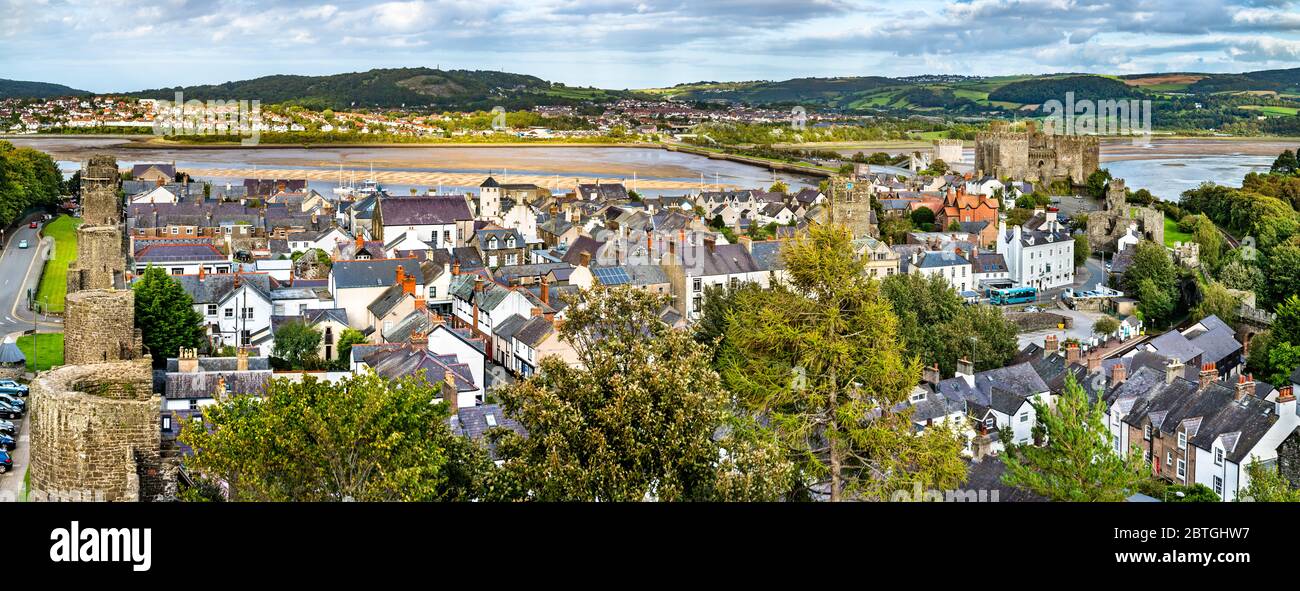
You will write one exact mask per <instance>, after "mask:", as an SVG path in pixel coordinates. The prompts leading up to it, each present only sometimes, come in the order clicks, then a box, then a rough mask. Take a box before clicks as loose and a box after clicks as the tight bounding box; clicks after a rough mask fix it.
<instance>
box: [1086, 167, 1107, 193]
mask: <svg viewBox="0 0 1300 591" xmlns="http://www.w3.org/2000/svg"><path fill="white" fill-rule="evenodd" d="M1110 178H1111V177H1110V171H1109V170H1106V169H1105V168H1099V169H1097V170H1096V171H1094V172H1093V173H1092V174H1090V175H1088V180H1087V182H1086V183H1085V185H1084V187H1085V190H1086V192H1087V195H1088V196H1089V197H1092V198H1093V199H1101V198H1102V197H1105V196H1106V185H1107V184H1108V183H1110Z"/></svg>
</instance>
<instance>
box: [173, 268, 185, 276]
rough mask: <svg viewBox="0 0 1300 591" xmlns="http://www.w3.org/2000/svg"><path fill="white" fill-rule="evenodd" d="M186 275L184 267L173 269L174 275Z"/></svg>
mask: <svg viewBox="0 0 1300 591" xmlns="http://www.w3.org/2000/svg"><path fill="white" fill-rule="evenodd" d="M184 274H185V268H184V267H172V275H184Z"/></svg>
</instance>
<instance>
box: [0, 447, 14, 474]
mask: <svg viewBox="0 0 1300 591" xmlns="http://www.w3.org/2000/svg"><path fill="white" fill-rule="evenodd" d="M13 469H14V459H13V458H11V457H9V452H7V451H0V474H4V473H5V472H8V471H10V470H13Z"/></svg>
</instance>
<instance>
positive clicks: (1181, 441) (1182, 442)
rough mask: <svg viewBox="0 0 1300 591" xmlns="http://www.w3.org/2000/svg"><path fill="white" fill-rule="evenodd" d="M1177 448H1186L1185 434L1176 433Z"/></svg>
mask: <svg viewBox="0 0 1300 591" xmlns="http://www.w3.org/2000/svg"><path fill="white" fill-rule="evenodd" d="M1178 449H1187V434H1186V433H1179V434H1178Z"/></svg>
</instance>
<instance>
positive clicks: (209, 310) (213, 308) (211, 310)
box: [208, 304, 217, 316]
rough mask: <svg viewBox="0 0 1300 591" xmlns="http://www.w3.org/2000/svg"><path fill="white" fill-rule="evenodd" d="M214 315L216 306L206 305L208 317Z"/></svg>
mask: <svg viewBox="0 0 1300 591" xmlns="http://www.w3.org/2000/svg"><path fill="white" fill-rule="evenodd" d="M216 315H217V305H216V304H208V316H216Z"/></svg>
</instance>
